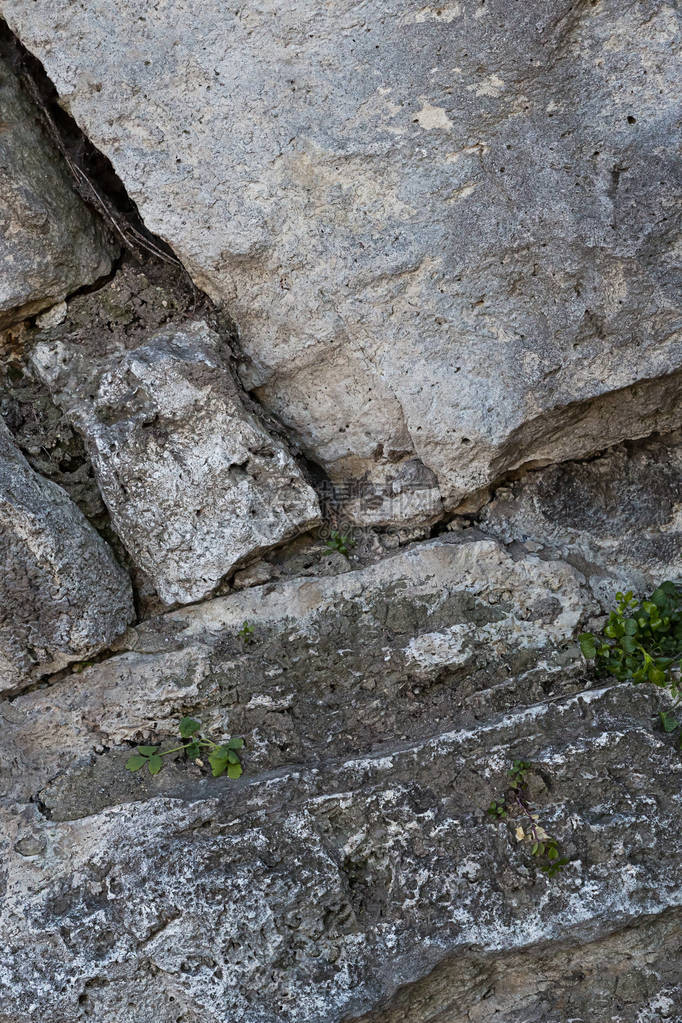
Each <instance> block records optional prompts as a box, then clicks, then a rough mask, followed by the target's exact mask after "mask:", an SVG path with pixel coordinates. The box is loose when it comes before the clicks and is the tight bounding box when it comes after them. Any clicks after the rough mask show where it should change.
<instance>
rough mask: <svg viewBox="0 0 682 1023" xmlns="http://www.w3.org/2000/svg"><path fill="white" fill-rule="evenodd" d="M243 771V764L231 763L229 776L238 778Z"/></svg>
mask: <svg viewBox="0 0 682 1023" xmlns="http://www.w3.org/2000/svg"><path fill="white" fill-rule="evenodd" d="M243 771H244V768H243V767H242V765H241V764H230V766H229V767H228V769H227V776H228V778H234V779H236V778H239V777H240V776H241V775H242V773H243Z"/></svg>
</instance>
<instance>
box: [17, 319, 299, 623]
mask: <svg viewBox="0 0 682 1023" xmlns="http://www.w3.org/2000/svg"><path fill="white" fill-rule="evenodd" d="M95 340H97V338H95ZM33 363H34V366H35V368H36V370H37V372H38V373H39V375H40V376H41V378H42V379H43V381H44V382H45V383H46V384H47V385H48V386H49V387H50V388H51V389H52V390H53V393H54V396H55V400H56V401H57V402H58V403H59V404H61V405H62V406H63V407H64V408H65V409H66V410H67V412H68V413H69V414H70V416H71V417H72V419H73V422H74V424H75V425H76V427H77V428H78V429H80V430H81V432H82V433H83V435H84V437H85V440H86V443H87V446H88V449H89V452H90V456H91V458H92V463H93V466H94V469H95V474H96V476H97V480H98V483H99V487H100V490H101V492H102V496H103V498H104V500H105V502H106V504H107V507H108V509H109V513H110V515H111V521H112V524H113V526H114V528H115V529H116V531H117V533H118V535H119V536H120V538H121V540H122V541H123V543H124V544H125V546H126V549H127V550H128V552H129V554H130V556H131V558H132V559H133V561H134V563H135V564H136V565H137V566H138V567H139V568H141V569H142V570H143V571H144V572H145V573H147V575H148V576H149V578H150V579H151V581H152V582H153V584H154V586H155V587H156V589H157V590H158V593H159V596H160V597H161V598H162V600H164V601H165V602H166V603H167V604H172V603H189V602H192V601H196V600H200V599H201V598H202V597H205V596H206V595H207V594H209V593H210V592H211V591H212V590H214V589H215V587H216V585H217V584H218V583H219V582H220V580H221V579H222V578H223V576H225V575H226V573H228V572H229V571H230V570H231V569H232V568H234V566H235V565H237V564H239V563H240V562H242V561H243V560H244V559H245V558H246V557H248V556H249V555H254V554H256V553H258V552H259V551H263V550H267V549H268V548H270V547H273V546H275V545H276V544H278V543H280V542H282V541H283V540H286V539H288V538H290V537H292V536H294V535H296V534H297V533H299V532H304V531H305V530H307V529H310V528H311V527H312V526H314V525H315V524H316V523H317V522H318V521H319V505H318V502H317V497H316V496H315V492H314V491H313V490H312V488H311V487H310V486H309V485H308V484H307V483H306V481H305V480H304V478H303V476H302V475H301V472H300V470H299V468H298V466H297V465H296V463H295V461H294V459H293V458H292V456H291V455H290V454H289V453H288V451H287V450H286V449H285V448H284V446H283V444H282V443H281V442H280V441H278V440H276V439H275V438H274V437H272V436H270V435H269V434H268V433H267V432H266V430H265V429H264V427H263V426H262V425H261V423H260V422H259V421H258V420H257V418H256V416H255V415H254V414H253V413H252V412H250V411H249V410H247V409H246V407H245V406H244V403H243V400H242V398H241V396H240V395H239V392H238V390H237V388H236V386H235V383H234V381H233V379H232V376H231V374H230V371H229V367H228V365H227V363H226V361H225V358H224V355H223V352H222V345H221V341H220V339H219V337H218V336H217V334H215V333H214V332H213V331H211V330H210V329H209V328H208V326H207V325H206V323H204V322H203V321H198V322H195V323H189V324H185V325H181V326H169V327H167V328H165V329H164V330H162V331H160V332H159V333H157V334H154V335H153V336H152V337H151V338H149V339H148V340H147V341H146V342H145V343H144V344H141V345H139V347H137V348H134V349H132V350H131V351H125V350H121V347H120V345H119V346H116V345H114V346H113V347H112V348H111V349H110V350H107V349H106V348H105V350H104V351H103V352H97V351H96V349H95V347H93V346H88V345H85V346H83V345H81V344H79V343H78V342H77V341H76V342H72V341H71V340H70V338H69V337H68V336H67V337H66V338H65V339H62V340H52V341H45V342H43V343H41V344H39V345H38V346H37V347H36V349H35V352H34V354H33Z"/></svg>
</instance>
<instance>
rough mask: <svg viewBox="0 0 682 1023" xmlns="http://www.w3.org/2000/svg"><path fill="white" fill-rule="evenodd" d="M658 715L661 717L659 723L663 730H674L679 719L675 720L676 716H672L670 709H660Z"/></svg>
mask: <svg viewBox="0 0 682 1023" xmlns="http://www.w3.org/2000/svg"><path fill="white" fill-rule="evenodd" d="M659 717H660V719H661V724H662V725H663V731H664V732H674V731H675V729H676V728H677V726H678V725H679V721H678V720H677V718H675V717H673V715H672V714H671V713H670V711H667V710H662V711H661V712H660V714H659Z"/></svg>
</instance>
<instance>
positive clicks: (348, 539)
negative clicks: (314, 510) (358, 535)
mask: <svg viewBox="0 0 682 1023" xmlns="http://www.w3.org/2000/svg"><path fill="white" fill-rule="evenodd" d="M353 547H355V540H354V539H353V537H352V536H351V535H350V533H339V531H338V530H336V529H333V530H332V532H331V535H330V537H329V539H328V540H327V547H326V550H325V552H324V553H325V554H337V553H338V554H343V556H344V557H345V558H347V557H348V552H349V551H350V550H352V548H353Z"/></svg>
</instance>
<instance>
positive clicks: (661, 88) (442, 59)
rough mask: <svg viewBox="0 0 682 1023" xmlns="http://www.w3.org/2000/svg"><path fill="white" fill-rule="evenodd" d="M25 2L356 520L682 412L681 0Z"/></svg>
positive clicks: (38, 38)
mask: <svg viewBox="0 0 682 1023" xmlns="http://www.w3.org/2000/svg"><path fill="white" fill-rule="evenodd" d="M4 10H5V16H6V17H7V19H8V21H9V23H10V25H11V27H12V28H13V29H14V30H15V31H16V32H17V33H18V34H19V36H20V38H21V39H22V40H23V41H24V42H25V44H26V45H27V46H29V48H31V49H32V50H33V51H34V52H36V53H37V55H38V56H39V57H40V59H41V60H42V61H43V62H44V64H45V66H46V68H47V70H48V73H49V74H50V75H51V77H52V78H53V80H54V81H55V83H56V85H57V88H58V90H59V92H60V95H61V98H62V102H63V103H64V105H65V106H66V107H67V108H68V109H69V110H70V111H71V113H72V114H73V115H74V116H75V117H76V119H77V120H78V122H79V123H80V124H81V125H82V127H83V128H84V130H85V131H86V133H87V134H88V135H89V137H90V138H92V140H93V141H94V142H95V143H96V144H97V145H98V146H99V147H100V148H101V149H102V150H103V151H104V152H105V153H106V154H107V155H108V156H109V157H110V158H111V160H112V161H113V163H114V166H115V167H116V170H117V171H118V173H119V174H120V176H121V178H122V179H123V181H124V182H125V184H126V186H127V188H128V190H129V192H130V194H131V196H132V197H133V198H134V199H135V201H136V202H137V204H138V206H139V208H140V210H141V212H142V215H143V217H144V219H145V221H146V223H147V225H148V227H150V228H151V229H152V230H154V231H155V232H158V233H159V234H160V235H162V236H163V237H164V238H165V239H166V240H167V241H168V242H169V243H170V244H171V245H172V246H173V248H174V249H175V251H176V252H177V254H178V255H179V256H180V257H181V258H182V259H183V261H184V262H185V264H186V266H187V267H188V269H189V270H190V272H191V274H192V275H193V277H194V279H195V280H196V281H197V282H198V283H199V284H200V286H202V287H203V288H205V289H206V290H207V291H208V292H209V293H210V294H211V295H212V296H213V297H214V298H215V299H216V300H218V301H220V302H225V303H227V305H228V307H229V309H230V311H231V312H232V313H233V314H234V315H235V318H236V320H237V322H238V325H239V327H240V331H241V341H242V345H243V349H244V352H245V356H246V358H245V363H244V366H243V379H244V380H245V382H246V384H247V386H248V387H249V388H254V389H255V390H256V391H257V394H258V397H259V398H260V400H261V401H262V402H263V403H264V404H266V405H268V406H269V407H271V408H272V409H273V410H275V411H276V413H277V414H278V415H279V417H280V418H281V419H282V421H284V422H285V423H287V424H288V425H289V427H290V428H291V429H292V431H294V432H295V433H296V435H297V436H298V438H299V439H300V440H301V441H302V443H303V444H304V445H305V447H306V449H307V451H308V453H309V454H310V455H311V456H312V457H314V458H315V459H317V460H318V461H319V462H320V463H321V464H322V465H323V466H325V467H326V468H327V469H328V471H329V473H330V474H331V476H332V478H333V479H334V480H336V481H346V482H347V481H349V480H351V481H354V482H355V483H356V484H357V482H358V481H360V480H365V489H364V490H363V491H362V492H361V493H360V494H359V495H358V494H355V493H354V494H352V495H350V501H349V514H351V515H352V516H353V517H354V518H356V519H357V520H363V521H372V522H395V521H398V520H401V519H402V520H410V519H420V520H426V519H428V518H433V517H436V516H437V515H438V513H439V511H440V509H441V497H442V500H443V501H444V502H445V505H446V507H449V508H450V507H453V506H455V505H457V504H458V502H460V501H462V500H463V499H464V498H465V497H468V496H470V495H472V494H476V493H477V492H479V491H480V490H481V489H482V488H484V487H485V486H486V485H487V484H489V483H490V481H491V480H493V479H495V478H497V477H499V476H500V474H502V473H504V472H505V471H506V470H508V469H510V468H514V467H517V466H519V465H524V464H528V463H533V462H536V463H546V462H556V461H559V460H562V459H567V458H571V457H576V456H578V455H582V454H585V453H587V452H593V451H596V450H599V449H600V448H603V447H604V446H606V445H608V444H613V443H615V442H618V441H619V440H621V439H623V438H626V437H641V436H645V435H647V434H649V433H651V432H652V431H653V430H655V429H668V430H669V429H671V428H672V427H673V426H674V425H675V423H676V422H677V423H678V424H679V417H680V411H679V401H678V395H679V376H674V374H676V373H678V371H679V369H680V365H681V360H680V338H679V331H678V326H677V322H678V321H677V319H676V316H677V313H676V307H677V298H676V294H675V278H674V262H673V258H672V252H673V248H674V244H675V238H676V223H675V221H674V219H673V212H672V211H673V202H672V200H673V195H674V193H675V191H676V186H675V184H674V173H675V172H674V166H675V165H674V160H675V156H674V152H675V145H674V140H675V139H676V138H677V137H678V132H679V118H678V112H677V101H676V97H677V95H678V92H679V77H678V68H679V62H678V56H679V35H678V18H677V10H676V4H674V3H672V2H671V0H636V2H635V0H625V2H623V0H602V2H600V3H596V4H595V3H581V4H577V5H576V3H575V2H574V0H560V2H557V3H553V4H547V3H546V2H545V0H529V2H526V3H524V4H510V3H509V2H508V0H489V2H487V3H485V4H470V3H467V4H465V3H461V2H454V0H453V2H452V3H448V4H446V5H444V6H443V5H441V6H429V5H428V4H427V5H424V4H423V3H422V0H419V2H418V3H417V2H407V0H391V2H390V3H388V4H387V3H385V2H382V3H370V4H365V5H364V6H363V8H362V10H361V11H360V12H358V10H357V5H355V4H352V3H336V4H334V5H333V6H331V7H325V8H322V9H321V8H320V6H319V4H311V3H305V2H300V3H296V4H291V3H289V4H280V3H275V4H274V5H272V4H271V5H268V6H266V7H263V8H258V9H253V10H251V9H249V10H248V11H246V10H245V9H240V10H238V11H237V10H234V11H233V10H232V9H231V8H230V9H228V8H226V6H225V4H223V3H221V2H220V0H201V2H199V3H193V4H192V11H191V21H192V31H191V32H187V33H179V32H178V30H177V26H178V24H179V23H182V22H183V20H184V18H185V16H186V14H187V11H188V7H187V4H186V3H185V2H184V0H173V2H171V3H169V4H164V5H161V6H160V7H158V8H154V9H152V10H149V11H145V13H144V15H143V16H142V17H141V16H140V12H139V5H138V4H137V3H133V2H131V0H123V2H121V3H118V4H111V3H109V2H108V0H90V2H89V3H87V4H85V5H80V6H79V5H73V4H72V3H70V2H69V0H55V2H54V3H52V4H50V5H49V7H46V6H44V5H43V6H42V7H40V5H36V4H35V3H33V2H32V0H6V3H5V5H4ZM633 39H636V40H637V46H636V47H635V46H633V43H632V41H633ZM131 40H134V44H133V45H131ZM235 53H238V54H239V60H238V61H236V62H235V60H234V54H235ZM491 367H494V372H491ZM633 388H634V390H633ZM478 500H479V503H480V498H479V499H478Z"/></svg>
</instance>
